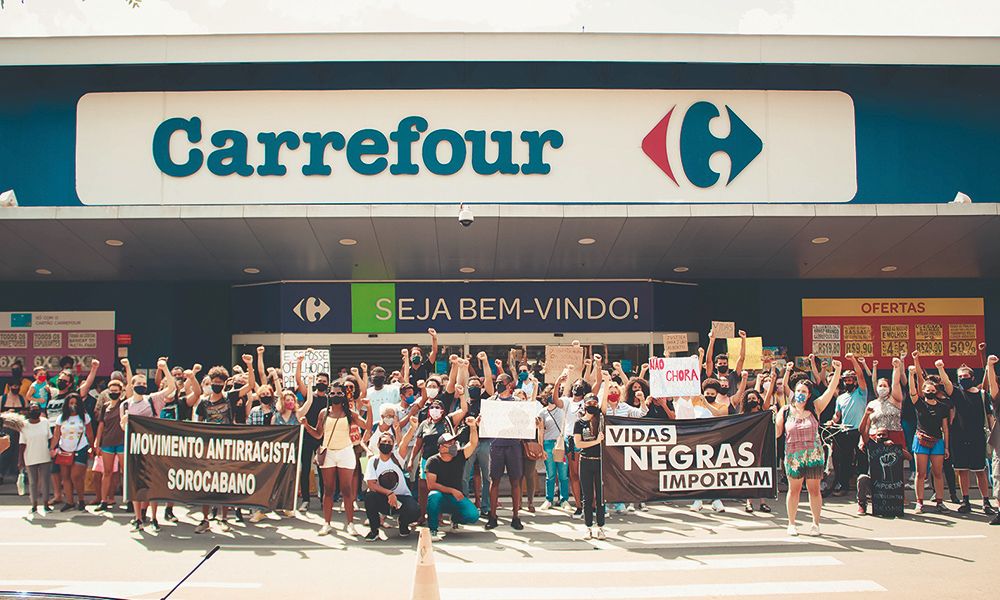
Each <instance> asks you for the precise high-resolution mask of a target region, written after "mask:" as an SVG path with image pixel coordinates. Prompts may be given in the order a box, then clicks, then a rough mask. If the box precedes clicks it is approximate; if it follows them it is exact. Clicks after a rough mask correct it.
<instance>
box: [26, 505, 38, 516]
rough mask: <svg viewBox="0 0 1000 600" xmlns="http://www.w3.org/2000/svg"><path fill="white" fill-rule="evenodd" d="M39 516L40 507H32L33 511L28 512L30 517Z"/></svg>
mask: <svg viewBox="0 0 1000 600" xmlns="http://www.w3.org/2000/svg"><path fill="white" fill-rule="evenodd" d="M37 514H38V507H37V506H32V507H31V510H29V511H28V516H32V517H33V516H36V515H37Z"/></svg>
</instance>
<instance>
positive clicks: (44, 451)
mask: <svg viewBox="0 0 1000 600" xmlns="http://www.w3.org/2000/svg"><path fill="white" fill-rule="evenodd" d="M50 439H52V430H51V429H49V420H48V419H46V418H45V417H42V418H41V419H39V421H38V422H37V423H32V422H30V421H29V422H27V423H25V424H24V428H23V429H21V445H22V446H24V464H25V466H28V467H30V466H31V465H40V464H43V463H47V462H50V461H51V460H52V456H51V455H50V454H49V440H50Z"/></svg>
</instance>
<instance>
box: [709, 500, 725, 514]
mask: <svg viewBox="0 0 1000 600" xmlns="http://www.w3.org/2000/svg"><path fill="white" fill-rule="evenodd" d="M712 510H714V511H715V512H719V513H722V512H726V507H725V506H724V505H723V504H722V500H713V501H712Z"/></svg>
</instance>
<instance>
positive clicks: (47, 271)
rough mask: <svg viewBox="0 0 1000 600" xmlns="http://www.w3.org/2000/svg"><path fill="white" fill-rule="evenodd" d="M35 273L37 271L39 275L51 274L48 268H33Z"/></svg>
mask: <svg viewBox="0 0 1000 600" xmlns="http://www.w3.org/2000/svg"><path fill="white" fill-rule="evenodd" d="M35 273H38V274H39V275H51V274H52V271H50V270H48V269H35Z"/></svg>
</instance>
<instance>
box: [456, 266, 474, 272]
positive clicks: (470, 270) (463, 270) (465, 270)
mask: <svg viewBox="0 0 1000 600" xmlns="http://www.w3.org/2000/svg"><path fill="white" fill-rule="evenodd" d="M458 272H459V273H475V272H476V268H475V267H462V268H461V269H459V270H458Z"/></svg>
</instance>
